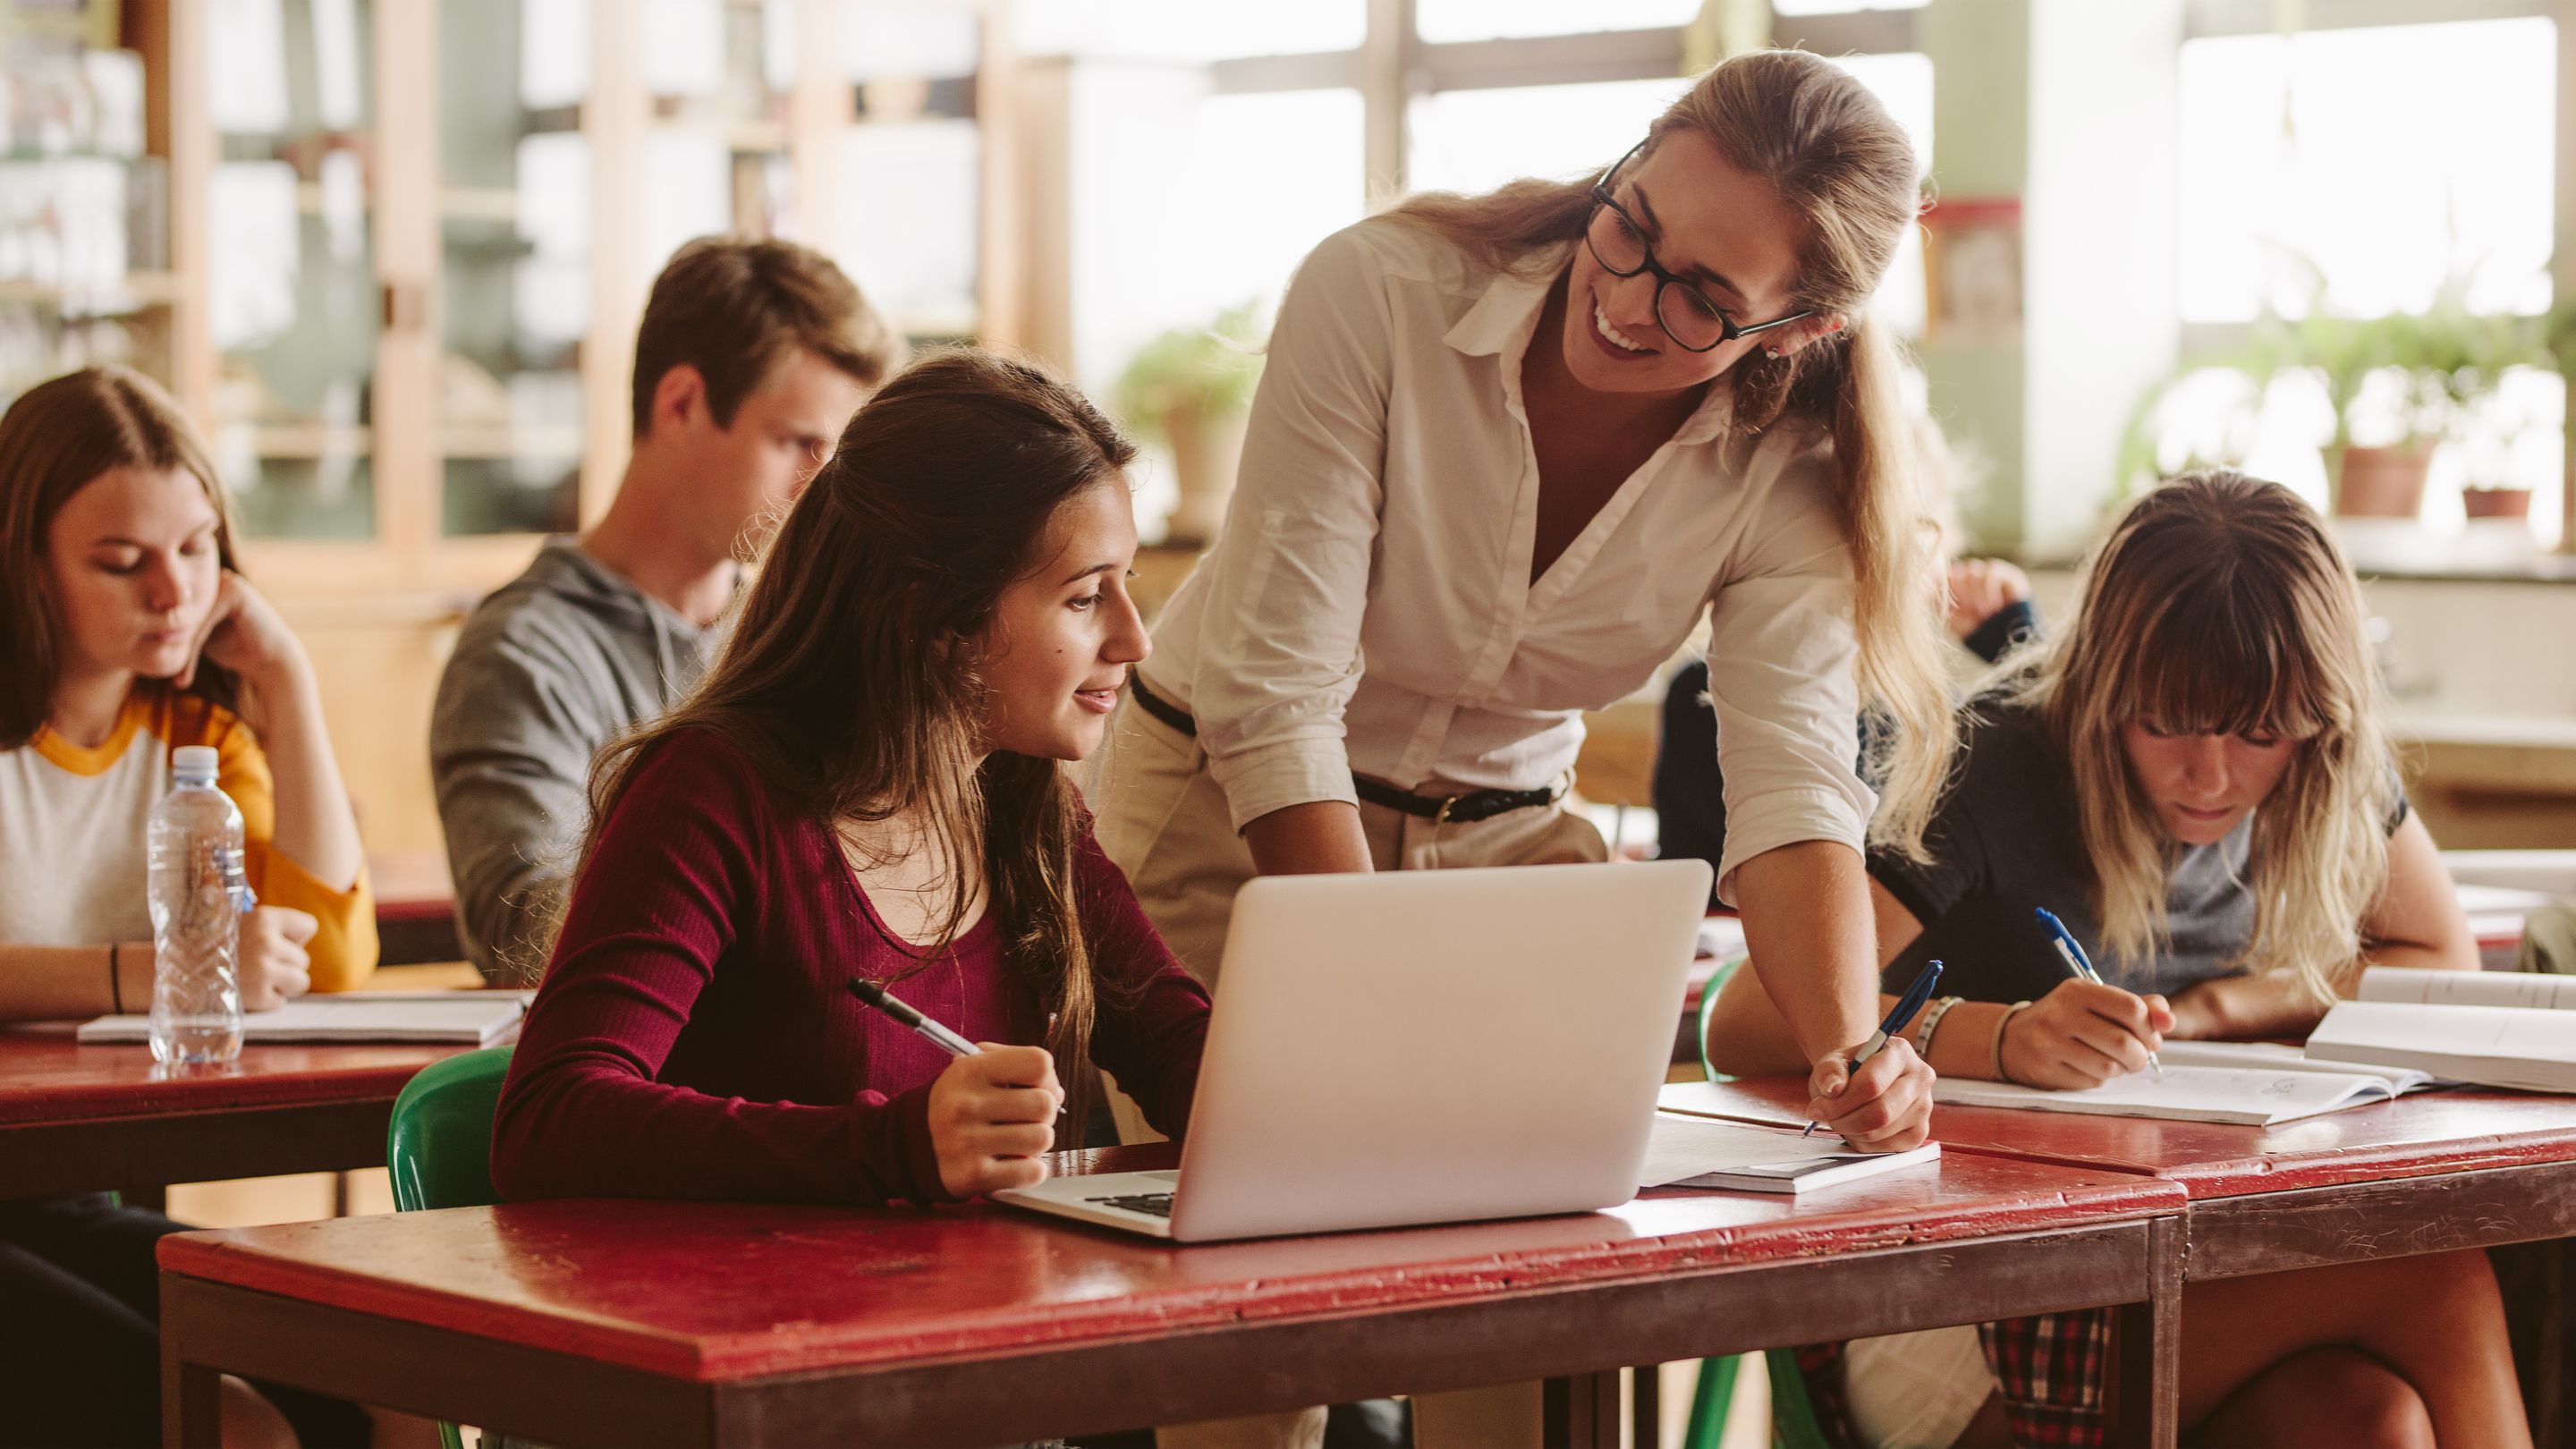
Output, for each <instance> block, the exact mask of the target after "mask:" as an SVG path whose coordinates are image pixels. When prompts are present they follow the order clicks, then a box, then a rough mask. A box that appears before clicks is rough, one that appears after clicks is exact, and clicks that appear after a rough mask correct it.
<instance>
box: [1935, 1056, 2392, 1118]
mask: <svg viewBox="0 0 2576 1449" xmlns="http://www.w3.org/2000/svg"><path fill="white" fill-rule="evenodd" d="M2159 1055H2160V1056H2162V1057H2163V1058H2164V1075H2163V1076H2161V1077H2159V1076H2158V1075H2157V1074H2156V1073H2154V1072H2152V1071H2147V1072H2133V1073H2131V1074H2129V1075H2128V1076H2125V1077H2114V1078H2112V1079H2111V1080H2110V1081H2107V1082H2105V1083H2103V1084H2102V1085H2101V1086H2098V1087H2091V1088H2087V1089H2085V1090H2083V1091H2073V1092H2067V1091H2050V1090H2048V1089H2046V1088H2043V1087H2024V1086H2020V1085H2017V1084H2015V1083H2012V1082H1978V1081H1969V1080H1967V1079H1965V1078H1960V1077H1943V1078H1942V1079H1941V1080H1940V1081H1938V1082H1936V1083H1934V1084H1933V1087H1932V1100H1933V1101H1936V1102H1947V1103H1950V1104H1952V1105H1954V1106H1961V1107H2020V1108H2026V1109H2028V1110H2031V1111H2036V1112H2086V1113H2092V1114H2094V1115H2097V1116H2106V1117H2167V1118H2174V1119H2178V1120H2181V1121H2187V1122H2232V1123H2237V1124H2240V1125H2243V1126H2250V1127H2269V1126H2271V1125H2273V1124H2274V1123H2277V1122H2294V1121H2297V1120H2298V1119H2299V1118H2301V1117H2314V1116H2316V1115H2318V1114H2319V1113H2323V1112H2340V1111H2342V1110H2343V1109H2344V1108H2346V1107H2366V1106H2368V1105H2370V1104H2371V1103H2373V1102H2385V1101H2387V1100H2388V1099H2389V1098H2391V1097H2395V1096H2398V1095H2400V1094H2402V1093H2405V1092H2411V1091H2413V1090H2414V1089H2416V1088H2418V1087H2423V1086H2429V1085H2432V1084H2433V1082H2434V1079H2433V1078H2432V1077H2431V1076H2429V1075H2427V1074H2426V1073H2424V1072H2420V1071H2411V1070H2408V1069H2406V1068H2403V1067H2388V1066H2382V1065H2377V1064H2373V1063H2369V1062H2358V1061H2331V1060H2326V1059H2324V1058H2322V1057H2320V1056H2311V1055H2308V1054H2305V1053H2302V1052H2301V1051H2300V1050H2299V1049H2298V1048H2297V1047H2289V1046H2276V1045H2274V1044H2272V1043H2269V1042H2232V1041H2167V1042H2166V1043H2165V1044H2164V1049H2163V1050H2162V1052H2160V1053H2159Z"/></svg>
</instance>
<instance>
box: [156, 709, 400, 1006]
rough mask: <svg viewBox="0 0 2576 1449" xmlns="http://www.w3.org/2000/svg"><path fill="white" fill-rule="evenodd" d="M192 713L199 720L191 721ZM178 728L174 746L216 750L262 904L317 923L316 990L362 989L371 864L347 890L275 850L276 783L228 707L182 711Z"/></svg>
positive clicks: (368, 956) (371, 957) (371, 917)
mask: <svg viewBox="0 0 2576 1449" xmlns="http://www.w3.org/2000/svg"><path fill="white" fill-rule="evenodd" d="M187 713H196V714H199V716H200V717H199V718H197V719H189V718H187V717H186V714H187ZM172 723H173V725H174V726H175V727H176V728H175V729H174V731H173V733H174V735H184V736H188V737H187V738H174V739H173V740H172V741H171V743H173V744H204V745H213V746H214V747H215V752H216V759H217V763H216V774H215V783H216V784H217V785H218V786H220V787H221V788H222V789H223V792H224V793H225V794H227V795H229V796H231V797H232V801H233V804H234V805H235V806H237V807H238V808H239V809H240V810H241V813H242V856H243V865H244V867H245V868H246V869H247V871H248V872H249V875H250V886H251V889H252V890H254V891H256V892H258V893H259V899H260V903H261V904H263V905H271V906H286V907H289V908H291V909H294V910H299V911H302V912H304V913H305V914H307V915H309V916H311V917H312V918H313V919H314V922H315V924H316V929H315V930H314V932H313V939H312V941H311V942H310V943H309V944H307V945H306V947H305V950H306V952H307V953H309V954H310V955H311V956H312V958H313V961H312V973H313V989H314V990H316V991H346V990H348V989H350V988H351V987H353V986H359V985H363V984H364V983H365V982H366V979H367V978H368V977H369V976H371V975H373V974H375V970H376V900H375V892H374V891H372V890H370V889H369V888H368V885H367V868H366V865H365V863H364V862H363V861H362V862H360V863H359V866H358V878H357V880H356V881H354V882H352V883H351V884H350V886H349V888H348V889H347V890H335V889H333V888H332V887H330V886H327V885H324V884H323V883H322V882H321V881H319V880H316V879H315V878H314V876H313V873H312V872H311V871H308V870H306V869H305V868H304V866H303V865H302V863H300V862H298V861H296V860H294V859H292V858H290V857H288V856H286V855H283V854H281V853H279V852H278V851H277V850H276V849H274V848H273V847H272V846H271V844H270V842H271V841H272V840H274V839H275V838H276V835H277V784H276V780H275V778H274V777H272V776H271V775H270V774H269V771H268V756H267V755H266V754H264V753H262V752H261V750H260V747H259V739H258V737H257V736H255V735H253V734H252V733H251V730H250V726H248V725H246V724H244V723H242V722H241V720H240V719H239V718H238V717H237V716H235V715H234V714H232V713H231V712H230V711H229V710H222V709H216V708H213V707H212V706H207V707H205V708H204V709H203V710H202V711H201V712H199V711H189V712H184V713H183V714H182V717H181V718H178V719H175V720H173V721H172Z"/></svg>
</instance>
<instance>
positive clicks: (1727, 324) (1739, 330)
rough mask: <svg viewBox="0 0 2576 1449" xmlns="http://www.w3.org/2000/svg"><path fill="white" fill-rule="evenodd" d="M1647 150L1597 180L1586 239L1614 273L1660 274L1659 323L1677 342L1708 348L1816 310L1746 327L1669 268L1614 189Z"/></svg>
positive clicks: (1633, 152)
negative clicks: (1616, 180)
mask: <svg viewBox="0 0 2576 1449" xmlns="http://www.w3.org/2000/svg"><path fill="white" fill-rule="evenodd" d="M1644 149H1646V143H1645V142H1644V141H1640V142H1638V143H1637V144H1636V145H1634V146H1631V147H1629V148H1628V154H1627V155H1625V156H1622V157H1620V158H1619V161H1618V164H1617V165H1614V166H1612V167H1611V168H1610V169H1609V170H1607V171H1604V172H1602V173H1601V179H1600V180H1598V181H1596V182H1594V183H1592V220H1591V221H1590V222H1589V223H1587V224H1586V225H1585V227H1584V229H1583V242H1584V245H1586V246H1588V247H1590V248H1592V259H1593V260H1594V261H1596V262H1599V263H1600V264H1601V269H1602V270H1603V271H1605V272H1608V273H1609V274H1610V275H1612V276H1614V277H1622V278H1625V277H1633V276H1635V275H1637V274H1638V273H1639V272H1652V273H1654V274H1655V325H1656V326H1658V327H1661V328H1663V329H1664V335H1665V336H1666V337H1669V338H1671V339H1672V340H1673V345H1674V346H1676V347H1679V348H1681V349H1682V350H1683V351H1685V352H1708V351H1711V350H1713V349H1715V348H1718V347H1721V346H1723V345H1725V344H1726V343H1729V342H1733V341H1734V340H1735V339H1736V338H1738V337H1750V336H1752V335H1753V334H1755V333H1757V332H1768V331H1770V330H1771V329H1772V328H1774V327H1786V326H1788V325H1789V324H1790V323H1792V322H1801V321H1804V320H1806V319H1807V318H1809V317H1813V316H1814V315H1816V314H1815V313H1814V312H1813V311H1806V312H1793V313H1791V314H1790V315H1788V316H1786V317H1782V318H1779V319H1777V320H1775V321H1770V322H1757V323H1755V324H1753V325H1752V326H1750V327H1746V326H1742V325H1740V324H1739V323H1737V322H1736V320H1735V319H1734V318H1732V317H1729V316H1727V315H1726V310H1725V309H1724V308H1722V307H1720V306H1718V305H1717V304H1716V303H1715V302H1712V301H1710V300H1709V299H1708V297H1707V296H1706V294H1704V293H1702V292H1701V291H1700V289H1699V288H1697V287H1694V286H1692V285H1691V284H1690V283H1688V282H1685V281H1683V280H1682V279H1681V278H1680V277H1677V276H1675V275H1673V274H1672V273H1671V272H1669V271H1667V270H1665V268H1664V264H1663V263H1661V262H1659V261H1656V260H1655V250H1654V248H1652V247H1650V246H1648V245H1646V229H1645V228H1644V227H1641V226H1639V225H1637V219H1636V218H1635V217H1632V216H1630V215H1629V214H1628V208H1626V207H1624V206H1621V205H1620V204H1619V203H1618V201H1617V199H1616V198H1614V197H1612V196H1611V194H1610V181H1611V178H1612V177H1615V176H1617V175H1618V174H1619V172H1620V169H1621V168H1622V167H1625V166H1626V165H1627V164H1628V163H1629V162H1630V161H1633V160H1635V159H1636V157H1637V153H1638V152H1640V151H1642V150H1644ZM1676 291H1678V292H1679V293H1680V294H1681V300H1680V301H1679V302H1675V301H1674V300H1673V294H1674V293H1675V292H1676Z"/></svg>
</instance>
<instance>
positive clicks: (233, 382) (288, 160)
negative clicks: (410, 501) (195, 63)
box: [206, 0, 382, 539]
mask: <svg viewBox="0 0 2576 1449" xmlns="http://www.w3.org/2000/svg"><path fill="white" fill-rule="evenodd" d="M207 3H208V4H209V6H210V10H211V12H212V13H211V16H210V19H211V22H212V23H211V24H210V25H209V26H208V27H207V33H208V38H209V43H208V45H207V47H206V55H207V59H208V62H209V63H208V68H207V77H206V79H207V82H208V93H207V101H208V104H209V108H210V110H211V112H212V119H213V122H214V128H215V131H216V136H217V159H216V162H215V168H214V173H213V175H212V177H211V178H210V184H209V186H208V190H207V212H208V218H207V220H208V223H209V227H210V236H209V241H210V246H209V248H208V251H209V256H210V263H211V265H210V268H209V297H208V309H209V310H208V325H209V330H210V332H211V334H212V337H213V340H214V345H215V349H216V352H217V374H218V375H217V380H216V385H215V393H214V398H213V409H212V411H213V417H212V419H211V421H212V423H213V425H214V427H213V433H214V444H215V450H216V454H217V458H216V462H217V467H218V470H219V471H220V473H221V475H222V476H223V478H224V479H225V480H226V482H227V483H228V484H229V485H230V486H231V487H232V488H233V489H234V491H235V495H236V496H235V500H234V506H235V509H236V511H237V513H238V516H239V519H240V523H241V526H242V527H243V529H244V530H245V531H246V532H248V533H250V534H252V535H255V536H265V537H271V538H299V539H368V538H372V537H374V535H375V532H376V497H375V480H374V469H373V466H372V462H373V455H374V443H373V436H372V423H373V417H374V385H375V373H376V340H377V333H378V330H379V309H380V307H381V305H382V304H381V302H380V299H379V294H378V289H377V271H376V265H375V260H374V258H375V247H374V237H373V230H374V220H375V215H374V213H375V207H374V184H375V181H374V164H375V140H376V138H375V133H374V128H375V121H376V117H375V105H374V92H375V83H374V82H375V75H374V67H373V60H374V53H375V35H374V30H375V27H374V20H375V10H374V6H373V5H372V3H370V0H207Z"/></svg>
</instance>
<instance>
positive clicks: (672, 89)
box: [639, 0, 797, 278]
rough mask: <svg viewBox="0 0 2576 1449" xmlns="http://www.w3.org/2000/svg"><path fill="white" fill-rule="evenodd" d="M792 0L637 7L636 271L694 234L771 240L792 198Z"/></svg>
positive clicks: (648, 0)
mask: <svg viewBox="0 0 2576 1449" xmlns="http://www.w3.org/2000/svg"><path fill="white" fill-rule="evenodd" d="M796 10H797V3H796V0H643V3H642V5H641V7H640V13H641V14H643V15H644V16H647V17H649V20H648V23H647V27H646V29H645V30H644V32H643V34H642V37H641V38H642V42H643V54H642V55H641V57H639V59H640V62H641V66H642V69H643V76H644V91H645V96H646V104H647V106H648V107H649V114H650V117H651V128H650V130H649V132H648V134H647V136H646V138H645V153H644V174H645V176H646V177H647V178H648V181H647V184H646V186H645V188H644V195H643V205H644V214H643V216H642V218H641V222H640V224H641V226H642V229H643V232H642V238H641V240H642V243H643V245H642V257H641V260H642V261H643V263H644V275H645V276H646V277H648V278H649V277H651V276H652V275H653V274H655V273H657V272H659V271H660V270H661V269H662V264H663V263H664V262H667V261H669V260H670V259H671V254H672V253H673V252H675V251H678V250H679V249H680V247H681V246H682V245H684V244H685V243H687V242H690V241H693V240H695V239H697V238H699V237H702V236H717V235H726V234H734V235H742V236H771V235H775V234H776V233H777V232H778V231H779V230H780V227H781V222H782V220H783V218H784V215H785V213H786V209H787V208H788V206H789V205H790V204H791V203H792V193H793V190H794V187H793V174H792V168H791V167H790V165H789V162H788V154H787V152H788V140H787V110H788V105H789V101H790V96H791V93H792V92H793V90H794V88H795V79H796V24H797V16H796Z"/></svg>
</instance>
